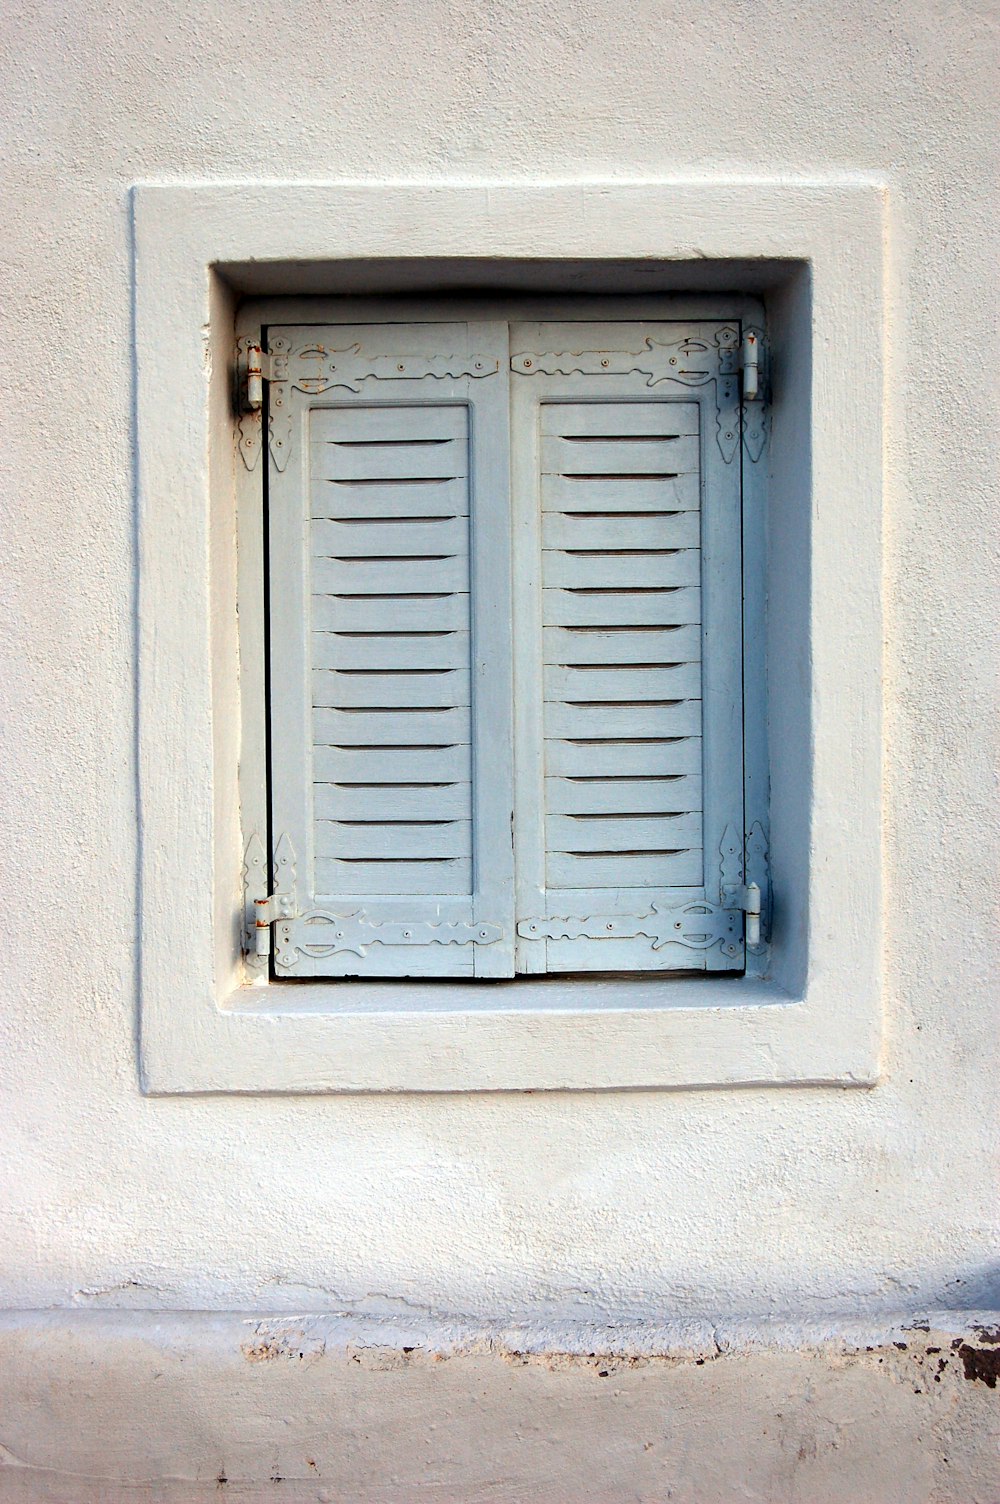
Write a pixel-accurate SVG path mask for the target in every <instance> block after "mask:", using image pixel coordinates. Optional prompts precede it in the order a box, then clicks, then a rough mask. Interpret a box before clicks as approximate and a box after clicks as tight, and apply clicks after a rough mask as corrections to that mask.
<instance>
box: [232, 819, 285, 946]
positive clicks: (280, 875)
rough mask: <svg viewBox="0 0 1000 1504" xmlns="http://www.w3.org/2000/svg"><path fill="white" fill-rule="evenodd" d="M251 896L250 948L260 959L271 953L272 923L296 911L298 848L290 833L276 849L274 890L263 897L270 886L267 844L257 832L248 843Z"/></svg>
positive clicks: (247, 876) (246, 874) (246, 865)
mask: <svg viewBox="0 0 1000 1504" xmlns="http://www.w3.org/2000/svg"><path fill="white" fill-rule="evenodd" d="M243 875H244V882H245V884H246V890H247V896H248V899H249V902H250V904H251V905H252V915H253V917H252V921H251V923H252V936H251V937H249V938H250V939H251V942H252V943H251V944H250V945H248V947H247V948H248V950H249V951H250V954H251V955H254V956H257V957H258V958H260V959H264V958H265V957H267V956H269V955H270V954H271V926H272V925H274V924H275V923H276V922H277V921H278V920H279V919H287V918H289V917H290V916H291V915H293V914H294V912H295V907H296V905H295V851H294V849H293V847H292V843H291V841H290V840H289V839H288V837H287V836H282V837H281V840H280V841H279V842H278V844H277V846H276V847H275V849H274V891H273V892H271V893H267V895H266V897H260V896H259V895H260V890H261V888H264V889H265V892H266V889H267V886H268V884H267V857H266V855H265V852H264V843H263V842H262V840H261V839H260V836H258V835H257V834H256V833H255V834H254V835H252V836H251V837H250V840H249V842H248V843H247V850H246V856H245V857H244V859H243Z"/></svg>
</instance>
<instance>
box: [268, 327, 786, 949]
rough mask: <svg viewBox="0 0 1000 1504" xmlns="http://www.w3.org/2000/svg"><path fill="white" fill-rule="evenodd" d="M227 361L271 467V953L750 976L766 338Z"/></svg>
mask: <svg viewBox="0 0 1000 1504" xmlns="http://www.w3.org/2000/svg"><path fill="white" fill-rule="evenodd" d="M741 367H742V368H743V370H744V372H745V378H744V379H745V382H746V392H745V398H744V392H743V390H742V387H741ZM242 369H243V373H244V382H245V385H244V391H243V406H244V415H243V417H242V419H241V423H240V453H241V454H242V456H243V459H244V463H245V464H246V465H247V467H248V469H252V468H254V467H256V466H257V465H258V463H260V455H261V453H262V452H263V453H264V456H265V457H264V461H263V463H260V468H261V471H262V472H264V471H266V485H267V508H266V517H267V570H268V599H269V613H268V615H269V619H268V647H269V663H270V673H269V689H268V704H267V717H268V733H269V745H270V807H269V819H270V831H269V834H268V833H265V832H263V831H259V832H254V833H253V834H252V835H251V838H250V841H249V844H248V847H247V855H246V872H247V883H246V896H247V916H248V925H247V937H248V938H247V948H248V951H249V952H250V954H251V955H252V957H253V958H255V959H254V963H253V964H257V965H258V966H260V967H267V966H268V965H269V966H270V967H272V968H273V973H274V975H275V977H277V978H282V977H284V978H295V977H346V976H357V977H372V978H376V977H418V978H419V977H441V978H475V977H481V978H494V979H496V978H502V977H509V976H513V975H515V974H519V973H535V974H540V973H546V972H549V973H575V972H651V971H655V972H664V971H671V970H675V971H687V972H690V971H692V970H695V971H697V970H701V971H713V972H718V971H733V970H740V969H742V968H743V967H744V964H745V960H746V949H747V946H748V945H749V946H751V947H754V946H758V945H759V944H760V941H761V917H760V916H761V914H762V911H764V910H766V902H767V865H766V857H767V851H766V838H765V835H764V832H763V829H762V828H761V825H760V824H759V823H758V822H754V823H753V825H752V827H751V828H750V829H749V830H748V829H747V823H748V822H747V820H746V816H745V804H744V783H745V770H744V730H745V709H746V707H745V706H744V691H743V666H744V652H745V642H744V620H743V580H742V569H743V554H742V536H743V525H744V519H743V515H742V475H743V467H744V465H752V464H756V463H757V462H758V461H759V459H760V456H761V454H762V451H763V448H764V442H765V429H764V417H765V408H764V406H763V403H762V402H761V400H760V392H761V390H762V382H761V379H760V375H761V373H760V333H759V331H758V330H754V329H747V328H744V327H743V325H742V324H741V323H740V322H739V321H732V322H728V323H727V322H722V321H719V320H713V321H704V322H702V321H695V322H683V323H681V322H671V321H669V320H656V321H642V322H639V321H622V320H615V321H601V322H585V321H580V320H577V321H572V322H569V321H566V322H532V323H528V322H520V323H508V322H505V321H498V320H487V319H469V320H465V321H455V322H413V323H407V324H403V323H397V324H390V323H385V324H364V325H360V324H359V325H348V324H337V325H325V326H318V325H302V326H289V325H284V326H279V327H272V328H271V329H270V330H268V331H267V337H266V347H261V346H256V345H253V344H248V343H247V342H244V345H243V350H242ZM268 840H269V841H270V843H271V860H270V862H269V861H268V854H267V842H268ZM269 868H270V872H269V871H268V869H269ZM268 879H269V880H268ZM765 919H766V914H765Z"/></svg>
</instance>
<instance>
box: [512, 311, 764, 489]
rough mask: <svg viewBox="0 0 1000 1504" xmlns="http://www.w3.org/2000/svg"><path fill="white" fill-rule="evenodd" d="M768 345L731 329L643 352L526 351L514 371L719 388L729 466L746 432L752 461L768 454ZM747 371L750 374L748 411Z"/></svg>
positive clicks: (649, 346) (649, 343)
mask: <svg viewBox="0 0 1000 1504" xmlns="http://www.w3.org/2000/svg"><path fill="white" fill-rule="evenodd" d="M762 344H763V337H762V334H761V331H760V330H757V329H752V330H747V331H745V333H744V337H743V340H742V342H741V340H740V335H739V331H738V330H737V328H736V327H735V325H729V324H727V325H724V326H723V327H722V328H721V329H719V330H718V331H717V332H716V334H715V338H714V339H711V340H710V339H707V338H702V337H700V336H694V335H686V336H685V337H684V338H683V339H678V340H671V341H660V340H654V339H647V340H645V341H644V343H643V347H642V349H641V350H576V351H571V350H560V351H543V352H541V353H539V352H536V351H532V350H528V351H522V352H519V353H518V354H517V355H514V356H512V357H511V362H510V368H511V370H512V371H513V372H514V374H515V375H518V376H536V375H543V376H572V375H576V374H579V375H583V376H632V375H638V376H645V377H646V378H647V380H646V385H647V386H658V385H659V384H660V382H663V381H674V382H678V383H679V384H680V385H681V386H687V387H702V386H708V385H709V384H710V383H714V385H715V412H716V439H717V442H718V445H719V450H720V452H721V454H722V457H723V459H724V460H725V462H726V464H727V465H728V464H731V463H732V461H733V459H734V458H735V456H736V451H737V449H738V447H739V442H740V433H741V431H742V433H743V439H744V444H745V446H746V450H747V454H748V455H749V457H750V459H752V460H758V459H759V458H760V456H761V454H762V452H763V447H764V436H765V435H764V410H765V405H764V403H763V401H761V400H760V399H761V397H762V395H763V379H762V375H761V372H762V356H761V350H762ZM741 369H743V370H744V371H745V373H746V393H745V401H744V404H743V411H741V401H740V371H741ZM748 409H749V413H752V416H750V415H749V413H748Z"/></svg>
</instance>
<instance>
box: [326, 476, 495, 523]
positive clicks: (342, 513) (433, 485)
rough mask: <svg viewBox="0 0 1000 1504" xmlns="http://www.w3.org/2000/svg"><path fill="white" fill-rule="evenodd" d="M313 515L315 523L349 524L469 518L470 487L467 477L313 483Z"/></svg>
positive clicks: (340, 480)
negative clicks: (374, 520)
mask: <svg viewBox="0 0 1000 1504" xmlns="http://www.w3.org/2000/svg"><path fill="white" fill-rule="evenodd" d="M312 515H313V518H314V519H316V520H320V519H323V518H343V519H345V520H347V521H349V522H364V521H366V520H367V518H368V517H369V516H372V517H378V518H381V519H383V520H390V519H395V518H402V517H412V518H414V519H419V518H425V517H467V516H468V515H469V496H468V487H467V485H466V481H465V476H464V475H462V476H453V477H451V478H449V479H442V480H435V479H427V478H424V479H420V480H412V479H411V480H394V481H380V482H378V481H372V480H356V481H348V480H342V479H330V478H324V479H319V480H314V481H313V486H312Z"/></svg>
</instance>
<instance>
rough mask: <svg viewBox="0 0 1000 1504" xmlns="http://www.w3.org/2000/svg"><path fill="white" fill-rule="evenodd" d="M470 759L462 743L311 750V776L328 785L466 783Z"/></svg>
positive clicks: (324, 747)
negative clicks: (424, 782)
mask: <svg viewBox="0 0 1000 1504" xmlns="http://www.w3.org/2000/svg"><path fill="white" fill-rule="evenodd" d="M471 774H472V756H471V752H470V749H469V746H468V745H467V743H465V742H456V743H453V744H451V745H449V746H446V747H441V746H437V745H435V746H430V747H426V746H424V747H420V746H402V747H399V746H394V747H355V746H346V747H329V746H317V747H314V748H313V776H314V777H315V778H318V779H324V780H325V781H326V782H329V783H379V782H384V783H418V782H420V781H421V780H426V781H428V782H430V781H439V782H448V781H454V782H467V781H468V780H469V779H470V777H471Z"/></svg>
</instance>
